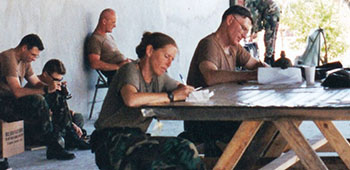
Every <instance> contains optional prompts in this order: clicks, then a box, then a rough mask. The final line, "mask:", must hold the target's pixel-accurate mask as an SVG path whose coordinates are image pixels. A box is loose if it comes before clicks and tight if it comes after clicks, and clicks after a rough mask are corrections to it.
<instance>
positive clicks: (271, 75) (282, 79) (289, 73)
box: [258, 67, 303, 84]
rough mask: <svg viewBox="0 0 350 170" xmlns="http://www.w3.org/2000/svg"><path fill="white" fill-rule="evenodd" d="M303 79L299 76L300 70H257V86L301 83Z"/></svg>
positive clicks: (290, 68)
mask: <svg viewBox="0 0 350 170" xmlns="http://www.w3.org/2000/svg"><path fill="white" fill-rule="evenodd" d="M302 81H303V78H302V76H301V69H300V68H295V67H289V68H287V69H281V68H277V67H275V68H272V67H271V68H267V67H261V68H258V83H259V84H295V83H301V82H302Z"/></svg>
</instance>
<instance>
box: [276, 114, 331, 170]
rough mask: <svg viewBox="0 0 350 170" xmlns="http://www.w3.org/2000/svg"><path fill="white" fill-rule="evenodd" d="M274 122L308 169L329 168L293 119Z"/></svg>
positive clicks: (322, 169) (323, 169)
mask: <svg viewBox="0 0 350 170" xmlns="http://www.w3.org/2000/svg"><path fill="white" fill-rule="evenodd" d="M274 124H275V125H276V127H277V128H278V130H279V131H280V132H281V134H282V135H283V137H284V138H285V139H286V140H287V141H288V144H289V145H290V147H291V148H292V149H293V150H294V152H295V153H296V154H297V155H298V157H299V159H300V161H301V163H302V164H303V165H304V167H305V168H306V169H312V170H326V169H328V168H327V167H326V165H325V164H324V163H323V161H322V160H321V158H320V157H319V156H317V154H316V152H315V151H314V150H313V149H312V148H311V146H310V144H309V143H308V142H307V140H306V139H305V137H304V136H303V134H302V133H301V132H300V131H299V129H298V127H297V126H295V124H294V123H293V121H290V120H279V121H274Z"/></svg>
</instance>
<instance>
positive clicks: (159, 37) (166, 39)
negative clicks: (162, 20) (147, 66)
mask: <svg viewBox="0 0 350 170" xmlns="http://www.w3.org/2000/svg"><path fill="white" fill-rule="evenodd" d="M169 44H171V45H174V46H175V47H176V48H177V45H176V42H175V40H174V39H173V38H171V37H170V36H168V35H166V34H163V33H161V32H154V33H151V32H145V33H143V36H142V39H141V42H140V44H139V45H138V46H137V47H136V54H137V56H138V57H139V58H143V57H144V56H145V54H146V47H147V46H148V45H152V47H153V49H154V50H157V49H159V48H163V47H164V46H166V45H169Z"/></svg>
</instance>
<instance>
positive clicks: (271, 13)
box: [245, 0, 280, 33]
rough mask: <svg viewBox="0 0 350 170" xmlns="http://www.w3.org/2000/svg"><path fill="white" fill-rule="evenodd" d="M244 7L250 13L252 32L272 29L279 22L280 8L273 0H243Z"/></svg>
mask: <svg viewBox="0 0 350 170" xmlns="http://www.w3.org/2000/svg"><path fill="white" fill-rule="evenodd" d="M245 7H246V8H248V9H249V10H250V12H251V13H252V18H253V22H254V24H253V28H252V32H253V33H256V32H259V31H261V30H263V29H265V31H267V30H266V29H271V30H273V28H275V27H276V23H278V22H279V18H280V9H279V7H278V5H277V4H276V3H275V2H274V1H273V0H245Z"/></svg>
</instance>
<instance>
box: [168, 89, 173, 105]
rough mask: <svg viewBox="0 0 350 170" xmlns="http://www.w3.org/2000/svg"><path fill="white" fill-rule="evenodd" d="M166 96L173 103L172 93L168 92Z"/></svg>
mask: <svg viewBox="0 0 350 170" xmlns="http://www.w3.org/2000/svg"><path fill="white" fill-rule="evenodd" d="M167 94H168V98H169V100H170V102H173V101H174V95H173V92H171V91H169V92H167Z"/></svg>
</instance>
